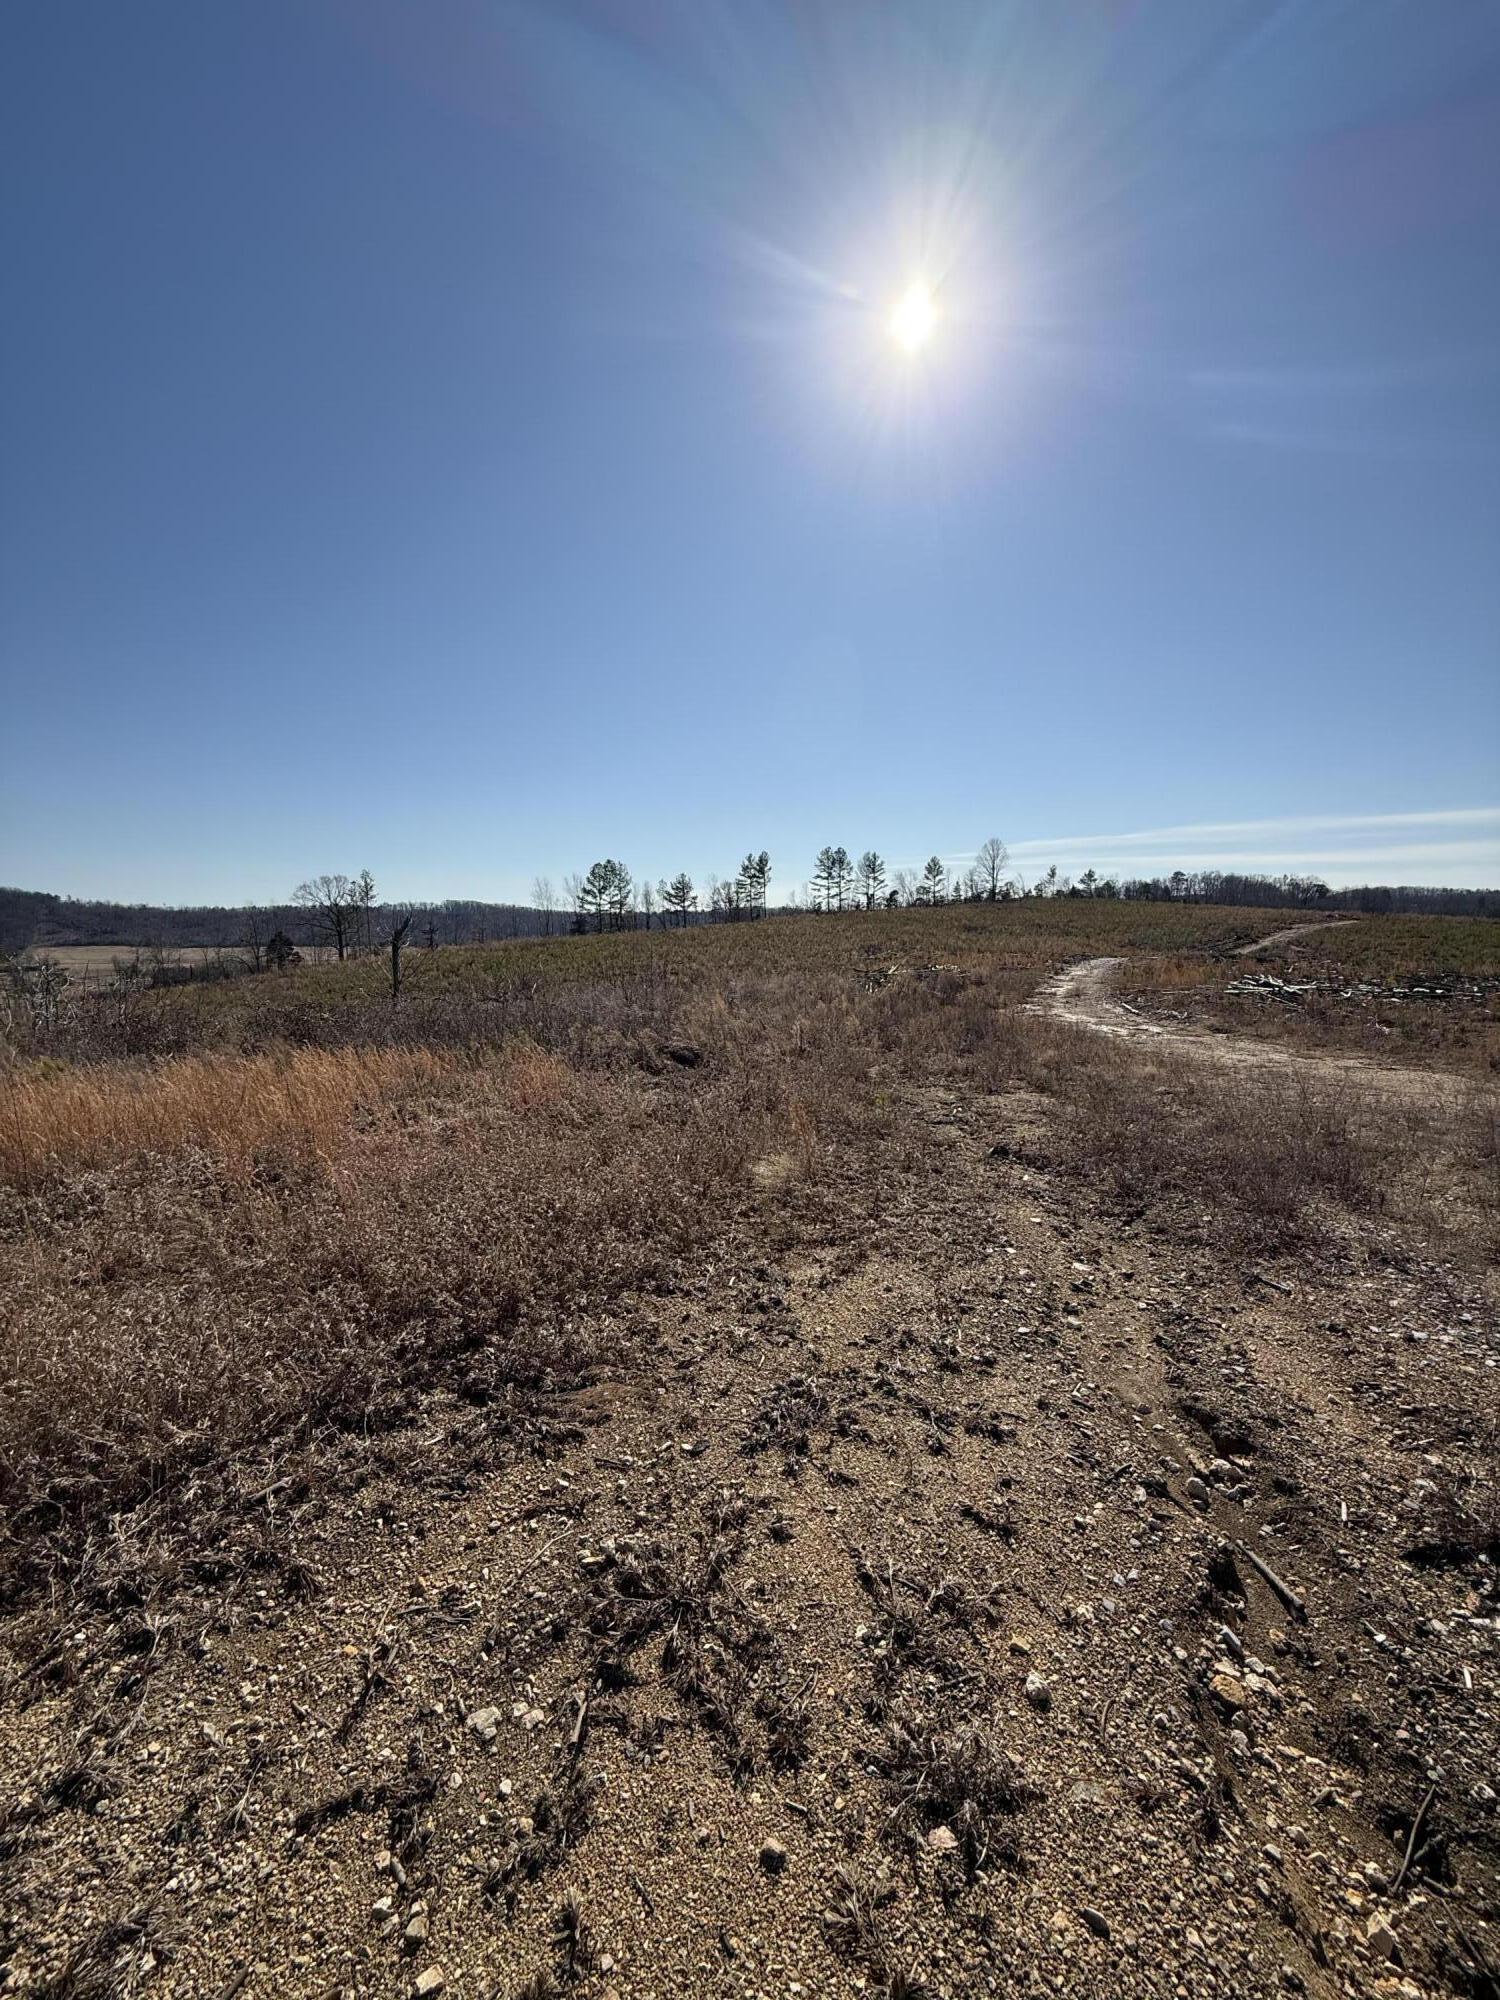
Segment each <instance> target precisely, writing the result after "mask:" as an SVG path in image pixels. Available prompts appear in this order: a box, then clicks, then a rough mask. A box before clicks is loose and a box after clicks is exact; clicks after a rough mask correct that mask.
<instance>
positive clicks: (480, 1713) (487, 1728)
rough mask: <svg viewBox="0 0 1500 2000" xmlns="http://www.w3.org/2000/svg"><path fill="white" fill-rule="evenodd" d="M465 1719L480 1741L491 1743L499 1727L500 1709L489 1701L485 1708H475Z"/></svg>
mask: <svg viewBox="0 0 1500 2000" xmlns="http://www.w3.org/2000/svg"><path fill="white" fill-rule="evenodd" d="M467 1721H468V1725H469V1727H470V1729H472V1730H473V1732H474V1734H475V1735H476V1736H477V1737H478V1738H479V1739H480V1741H481V1742H482V1743H493V1742H494V1740H495V1732H496V1731H497V1730H498V1729H499V1727H500V1710H499V1709H498V1708H496V1707H495V1706H494V1704H493V1703H491V1704H490V1705H489V1706H488V1707H487V1708H476V1709H475V1710H474V1713H473V1714H472V1715H471V1716H469V1717H468V1718H467Z"/></svg>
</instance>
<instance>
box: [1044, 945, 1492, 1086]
mask: <svg viewBox="0 0 1500 2000" xmlns="http://www.w3.org/2000/svg"><path fill="white" fill-rule="evenodd" d="M1339 921H1340V922H1343V921H1344V920H1343V919H1340V920H1339ZM1337 927H1338V926H1337V925H1336V924H1334V923H1328V924H1306V925H1300V926H1297V927H1295V928H1294V929H1292V930H1290V931H1273V932H1272V933H1271V935H1270V936H1269V937H1264V938H1260V939H1257V941H1256V942H1255V943H1254V944H1249V945H1243V946H1241V948H1240V949H1239V951H1238V952H1236V953H1235V956H1236V957H1239V958H1243V957H1246V956H1247V955H1249V954H1251V953H1253V952H1258V951H1265V950H1267V949H1269V948H1270V947H1272V946H1274V945H1276V944H1279V943H1281V942H1283V941H1284V940H1285V939H1287V938H1290V937H1296V936H1300V935H1301V933H1302V931H1303V930H1333V929H1335V928H1337ZM1125 963H1126V960H1124V959H1123V958H1086V959H1083V960H1082V961H1081V962H1080V963H1079V964H1077V965H1070V966H1068V967H1067V968H1066V969H1065V970H1064V971H1062V972H1059V973H1057V974H1056V975H1055V976H1054V977H1053V978H1051V979H1049V980H1048V981H1047V982H1046V984H1045V985H1044V986H1043V987H1042V988H1041V990H1040V991H1039V992H1038V994H1037V996H1036V998H1035V1000H1033V1001H1032V1002H1031V1011H1032V1012H1033V1013H1036V1014H1039V1015H1042V1016H1043V1017H1045V1018H1046V1019H1048V1020H1054V1021H1066V1022H1067V1023H1068V1024H1069V1025H1070V1026H1072V1027H1077V1028H1088V1029H1090V1030H1092V1031H1093V1032H1094V1033H1095V1034H1100V1035H1113V1036H1116V1037H1118V1038H1119V1039H1121V1040H1124V1041H1129V1042H1134V1043H1137V1044H1141V1045H1144V1046H1149V1047H1154V1048H1158V1049H1161V1050H1163V1051H1165V1050H1167V1049H1171V1050H1172V1052H1173V1053H1174V1054H1176V1053H1181V1054H1183V1055H1185V1056H1188V1057H1190V1058H1192V1059H1193V1060H1195V1061H1200V1062H1211V1063H1215V1064H1217V1065H1219V1066H1221V1067H1223V1068H1228V1069H1239V1070H1246V1071H1256V1072H1259V1073H1260V1074H1262V1075H1264V1074H1276V1075H1280V1076H1283V1077H1286V1078H1288V1079H1292V1080H1302V1081H1307V1082H1311V1081H1316V1080H1321V1081H1322V1082H1325V1083H1339V1082H1342V1083H1344V1084H1346V1085H1347V1084H1354V1085H1357V1086H1358V1087H1360V1088H1362V1089H1368V1090H1371V1091H1379V1092H1381V1093H1382V1094H1383V1095H1386V1096H1395V1097H1404V1098H1409V1099H1411V1100H1412V1101H1413V1102H1414V1103H1421V1104H1427V1105H1430V1104H1432V1103H1434V1102H1435V1101H1443V1100H1452V1101H1458V1100H1459V1099H1461V1098H1462V1097H1463V1096H1464V1095H1465V1094H1466V1091H1467V1089H1468V1086H1467V1085H1466V1083H1465V1081H1464V1079H1463V1078H1461V1077H1459V1076H1457V1075H1454V1074H1451V1073H1445V1072H1443V1071H1441V1070H1425V1069H1405V1068H1401V1067H1399V1066H1398V1065H1396V1064H1393V1063H1381V1062H1375V1061H1372V1060H1371V1059H1370V1058H1369V1057H1366V1056H1359V1055H1327V1054H1322V1053H1308V1052H1303V1051H1300V1050H1295V1049H1288V1048H1283V1047H1281V1046H1279V1045H1278V1044H1276V1043H1273V1042H1263V1041H1257V1040H1254V1039H1252V1038H1251V1037H1250V1036H1248V1035H1230V1034H1217V1033H1214V1032H1212V1031H1210V1030H1204V1029H1200V1028H1193V1027H1189V1026H1186V1025H1184V1024H1182V1023H1178V1022H1172V1023H1170V1024H1168V1023H1165V1022H1160V1021H1153V1020H1152V1019H1150V1017H1149V1016H1148V1015H1146V1014H1144V1013H1142V1012H1141V1010H1140V1009H1139V1008H1137V1007H1132V1006H1131V1005H1130V1004H1129V1003H1128V1002H1127V1001H1124V1000H1121V999H1120V998H1119V997H1118V996H1117V995H1116V994H1115V993H1114V991H1113V985H1114V979H1115V974H1116V972H1117V971H1118V969H1119V968H1120V967H1121V966H1122V965H1124V964H1125Z"/></svg>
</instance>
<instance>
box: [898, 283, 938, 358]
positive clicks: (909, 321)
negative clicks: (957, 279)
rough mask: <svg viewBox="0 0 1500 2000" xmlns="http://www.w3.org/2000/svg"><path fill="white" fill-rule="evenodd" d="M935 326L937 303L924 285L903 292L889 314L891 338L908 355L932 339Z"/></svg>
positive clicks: (917, 285) (916, 285)
mask: <svg viewBox="0 0 1500 2000" xmlns="http://www.w3.org/2000/svg"><path fill="white" fill-rule="evenodd" d="M936 325H937V303H936V301H935V300H934V298H933V296H932V293H931V291H930V290H929V288H928V287H927V286H926V285H924V284H920V283H918V284H915V285H913V286H912V287H911V288H910V290H908V291H907V292H905V293H904V294H903V296H902V297H901V299H900V300H899V301H898V303H897V305H896V309H895V311H894V312H893V313H892V314H891V338H892V339H893V340H894V341H895V343H896V345H897V346H898V347H901V348H904V349H905V350H906V352H907V353H908V354H915V353H916V352H917V350H918V348H920V347H925V346H926V345H927V343H928V341H929V340H930V339H931V338H932V332H933V328H934V327H935V326H936Z"/></svg>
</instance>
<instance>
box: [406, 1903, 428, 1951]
mask: <svg viewBox="0 0 1500 2000" xmlns="http://www.w3.org/2000/svg"><path fill="white" fill-rule="evenodd" d="M426 1942H427V1916H426V1913H425V1911H422V1910H418V1912H417V1914H416V1915H415V1916H414V1917H413V1918H412V1920H411V1922H410V1923H409V1924H408V1925H407V1926H406V1929H405V1930H404V1931H403V1932H402V1933H401V1947H402V1949H403V1950H404V1951H418V1950H420V1949H421V1947H422V1946H423V1945H424V1944H426Z"/></svg>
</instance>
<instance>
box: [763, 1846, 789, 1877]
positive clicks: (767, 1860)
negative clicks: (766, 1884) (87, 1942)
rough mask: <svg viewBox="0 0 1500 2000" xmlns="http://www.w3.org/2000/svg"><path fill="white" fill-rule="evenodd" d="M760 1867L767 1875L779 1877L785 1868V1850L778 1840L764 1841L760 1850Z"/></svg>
mask: <svg viewBox="0 0 1500 2000" xmlns="http://www.w3.org/2000/svg"><path fill="white" fill-rule="evenodd" d="M760 1865H761V1867H762V1868H764V1869H765V1871H766V1873H767V1874H768V1875H779V1874H780V1873H781V1871H782V1869H783V1868H785V1866H786V1849H785V1848H784V1847H783V1846H782V1844H781V1842H780V1841H779V1840H764V1841H762V1842H761V1848H760Z"/></svg>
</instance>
